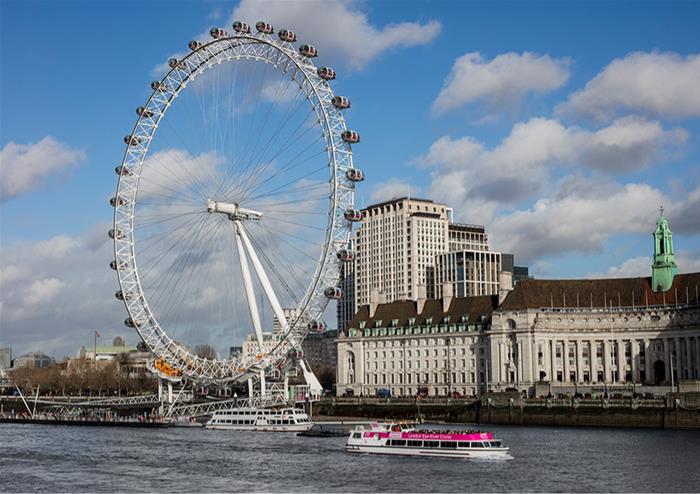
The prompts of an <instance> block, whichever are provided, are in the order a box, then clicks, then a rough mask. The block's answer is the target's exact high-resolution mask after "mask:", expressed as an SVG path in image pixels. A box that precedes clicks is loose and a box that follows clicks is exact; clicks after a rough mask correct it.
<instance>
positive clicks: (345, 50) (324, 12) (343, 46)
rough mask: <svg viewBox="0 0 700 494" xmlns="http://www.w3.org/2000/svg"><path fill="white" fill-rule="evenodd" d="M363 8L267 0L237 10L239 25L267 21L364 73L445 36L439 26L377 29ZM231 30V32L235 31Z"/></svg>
mask: <svg viewBox="0 0 700 494" xmlns="http://www.w3.org/2000/svg"><path fill="white" fill-rule="evenodd" d="M361 6H362V3H360V2H357V1H347V0H325V1H261V0H242V1H241V3H240V4H239V5H238V6H237V7H236V8H235V9H234V10H233V14H232V15H231V17H230V19H229V23H228V24H229V26H230V24H231V22H232V21H234V20H241V21H245V22H248V23H249V24H251V26H253V25H255V22H256V21H259V20H266V21H269V22H270V23H272V25H273V26H274V27H275V29H276V30H278V29H285V28H286V29H291V30H293V31H294V32H296V33H297V37H298V39H299V41H300V42H301V43H311V44H313V45H315V46H316V47H317V48H318V50H319V53H320V54H321V55H322V56H326V55H330V59H331V60H333V61H336V62H340V63H342V64H343V65H347V66H350V67H352V68H355V69H361V68H363V67H365V66H366V65H367V64H368V63H370V62H371V61H372V60H374V59H375V58H376V57H378V56H379V55H381V54H382V53H384V52H386V51H388V50H391V49H393V48H406V47H410V46H417V45H423V44H426V43H429V42H431V41H432V40H433V39H435V37H436V36H437V35H438V34H440V30H441V25H440V23H439V22H438V21H435V20H433V21H428V22H426V23H424V24H422V23H419V22H401V23H398V24H389V25H386V26H383V27H379V26H376V25H373V24H372V23H371V22H370V20H369V17H368V15H367V14H366V13H365V12H364V11H362V9H361ZM229 26H227V27H229Z"/></svg>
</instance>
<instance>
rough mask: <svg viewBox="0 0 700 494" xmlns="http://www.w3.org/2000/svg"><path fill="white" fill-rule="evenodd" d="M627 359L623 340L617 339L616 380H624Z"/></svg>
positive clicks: (621, 381) (620, 381)
mask: <svg viewBox="0 0 700 494" xmlns="http://www.w3.org/2000/svg"><path fill="white" fill-rule="evenodd" d="M626 365H627V359H626V358H625V342H624V340H617V382H619V383H623V382H625V366H626Z"/></svg>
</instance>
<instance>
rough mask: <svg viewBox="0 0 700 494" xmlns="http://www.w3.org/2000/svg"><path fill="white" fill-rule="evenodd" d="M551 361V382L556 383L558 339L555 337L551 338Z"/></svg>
mask: <svg viewBox="0 0 700 494" xmlns="http://www.w3.org/2000/svg"><path fill="white" fill-rule="evenodd" d="M549 361H550V364H551V366H552V368H551V369H549V382H551V383H554V382H555V381H556V378H557V372H556V369H557V341H556V340H554V339H552V340H549Z"/></svg>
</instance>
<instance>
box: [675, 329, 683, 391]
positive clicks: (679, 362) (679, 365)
mask: <svg viewBox="0 0 700 494" xmlns="http://www.w3.org/2000/svg"><path fill="white" fill-rule="evenodd" d="M674 343H675V348H676V358H674V359H673V363H674V364H675V366H676V386H678V381H679V380H680V379H683V355H682V354H681V340H680V338H678V337H677V336H676V337H675V338H674Z"/></svg>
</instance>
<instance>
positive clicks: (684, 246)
mask: <svg viewBox="0 0 700 494" xmlns="http://www.w3.org/2000/svg"><path fill="white" fill-rule="evenodd" d="M0 9H1V14H2V15H1V16H0V17H1V20H0V22H1V28H2V29H1V32H2V34H1V36H2V39H1V43H0V50H1V54H2V57H1V60H2V62H1V63H2V66H1V70H0V141H1V142H0V147H1V148H2V165H1V166H2V176H1V178H2V182H3V183H2V184H1V192H2V197H1V198H0V201H1V202H0V208H1V209H2V211H1V212H0V220H1V224H0V247H1V248H2V255H1V256H0V269H2V278H0V283H1V285H0V300H1V302H2V315H1V316H0V323H1V327H0V344H11V345H13V346H15V347H16V353H17V351H20V352H23V351H29V350H34V349H42V350H46V351H52V350H54V351H58V352H59V354H60V355H63V354H68V353H74V349H76V348H77V346H79V345H80V344H83V343H87V342H89V341H90V336H89V335H90V334H91V333H90V331H91V328H93V327H94V328H100V329H101V330H102V331H103V332H104V333H105V334H107V335H116V334H124V333H125V330H124V329H123V327H121V323H120V321H121V320H122V319H123V317H124V311H123V307H119V306H118V304H115V303H114V300H113V297H112V295H111V293H112V292H113V290H114V287H115V286H116V279H115V278H114V273H113V272H111V271H109V269H103V268H104V267H106V265H107V263H108V262H109V260H111V254H110V249H109V245H108V243H107V242H106V240H107V239H106V238H105V235H104V232H105V231H106V229H108V228H109V223H110V221H111V214H112V209H111V208H109V206H108V204H107V201H108V199H109V197H111V195H112V194H113V191H114V189H115V186H116V176H115V175H114V171H113V168H114V167H115V166H116V165H117V164H119V163H120V162H121V158H122V155H123V152H124V145H123V142H122V137H123V136H124V135H125V134H127V133H128V132H129V130H130V129H131V127H132V126H133V123H134V120H135V114H134V109H135V107H136V106H138V105H140V104H142V102H144V101H145V100H146V99H147V97H148V96H149V94H150V91H151V90H150V87H149V84H150V82H151V81H152V80H154V79H157V78H160V77H161V76H162V72H158V70H157V67H158V65H159V64H162V63H163V62H164V61H166V60H167V59H168V58H169V57H170V56H171V55H173V54H176V53H183V52H185V51H186V45H187V42H188V41H189V40H190V39H193V38H196V37H198V36H199V35H201V34H202V33H206V32H207V31H208V29H209V28H210V27H212V26H217V25H224V26H225V27H228V28H230V26H229V24H230V20H231V19H233V18H234V17H235V16H242V17H243V18H244V19H243V20H246V21H248V22H250V23H254V22H255V21H256V20H259V19H262V18H269V19H271V20H272V21H273V23H274V24H275V27H286V26H290V27H293V28H294V29H295V30H297V32H298V34H299V38H300V40H301V41H302V42H306V41H311V42H313V43H315V44H316V45H317V47H318V49H319V51H320V53H321V56H320V57H319V59H318V63H317V65H322V64H328V65H331V66H333V67H335V68H336V70H337V72H338V79H337V80H336V81H334V82H333V87H334V89H335V91H336V93H337V94H346V95H348V96H350V97H351V100H352V103H353V106H352V109H351V110H350V111H349V112H347V113H346V118H347V119H348V122H349V126H350V127H353V128H356V129H357V130H359V131H360V132H361V135H362V143H361V144H359V145H357V146H355V148H354V154H355V163H356V165H357V166H359V167H361V168H363V169H364V170H365V172H366V174H367V180H366V181H365V182H364V183H363V184H362V187H361V190H360V192H359V193H358V196H357V199H358V204H359V205H367V204H370V203H372V202H374V201H377V200H383V199H388V198H391V197H392V196H394V195H398V194H403V193H405V192H406V191H408V190H409V188H410V190H411V193H412V194H413V195H421V196H423V197H429V198H433V199H435V200H444V201H446V202H447V203H448V204H449V205H450V206H452V207H454V209H455V213H456V216H457V218H458V220H460V221H464V222H470V223H481V224H485V225H486V227H487V230H488V231H489V232H490V234H491V239H492V244H493V246H494V247H496V248H498V249H502V250H504V251H510V252H513V253H514V254H515V256H516V262H518V263H521V264H527V265H529V266H530V267H531V270H532V271H533V273H534V274H535V275H536V276H539V277H548V278H554V277H561V278H572V277H586V276H640V275H647V274H648V273H649V271H650V270H649V267H648V266H649V262H650V261H649V256H650V251H651V241H650V239H651V232H652V230H653V228H654V222H655V220H656V217H657V215H658V207H659V205H660V204H661V203H663V204H664V206H665V207H666V210H667V214H668V216H669V218H670V221H671V228H672V229H674V231H675V232H676V235H675V246H676V250H677V252H678V258H679V265H680V269H681V271H698V270H700V261H699V260H698V259H699V256H698V254H699V253H700V235H699V233H700V220H699V219H698V217H699V216H700V214H699V212H698V209H699V208H700V144H699V139H698V136H699V133H700V123H699V122H700V89H699V88H698V87H699V85H698V84H697V81H698V80H700V69H699V67H700V56H699V55H698V53H699V52H700V31H699V30H698V28H697V21H698V19H700V4H699V3H695V2H660V3H654V2H639V3H636V2H611V3H607V2H575V3H572V2H542V3H526V2H483V3H481V2H480V3H476V2H339V1H332V2H325V3H318V4H317V3H313V2H301V3H294V2H284V3H270V2H256V1H252V0H244V1H242V2H241V3H240V4H239V3H235V2H170V3H167V2H144V3H140V2H87V1H85V2H83V1H73V2H41V1H34V2H19V1H3V2H2V3H0ZM627 88H629V89H627ZM103 298H104V299H106V300H103ZM60 355H59V356H60Z"/></svg>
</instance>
